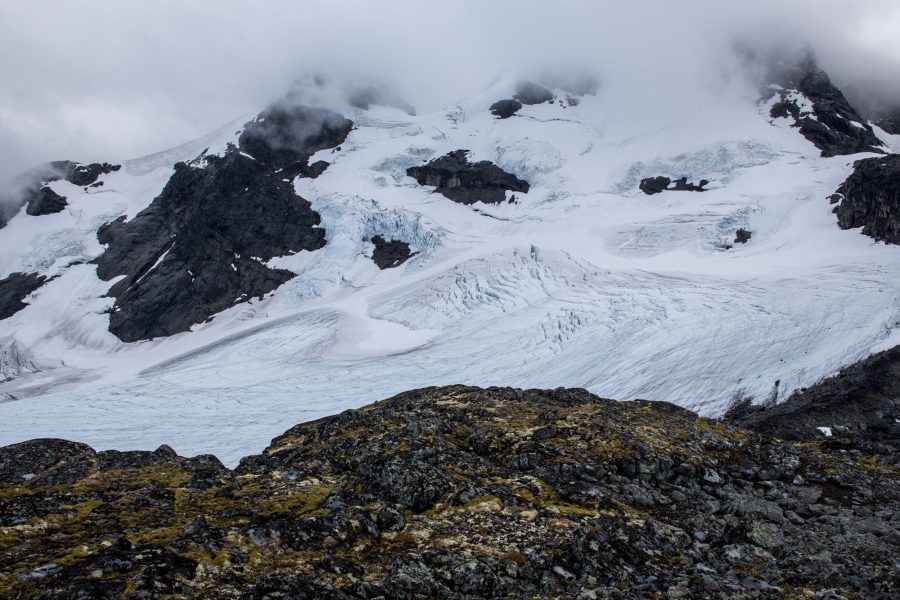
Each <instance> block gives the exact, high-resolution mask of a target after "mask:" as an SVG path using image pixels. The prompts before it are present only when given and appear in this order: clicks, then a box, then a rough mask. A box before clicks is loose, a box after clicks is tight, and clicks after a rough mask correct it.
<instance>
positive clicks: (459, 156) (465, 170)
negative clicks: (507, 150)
mask: <svg viewBox="0 0 900 600" xmlns="http://www.w3.org/2000/svg"><path fill="white" fill-rule="evenodd" d="M467 157H468V150H455V151H453V152H451V153H449V154H447V155H445V156H442V157H440V158H437V159H435V160H432V161H431V162H429V163H427V164H425V165H422V166H420V167H410V168H409V169H407V170H406V174H407V175H409V176H410V177H412V178H413V179H415V180H416V181H418V182H419V184H420V185H430V186H434V187H435V188H437V189H436V190H435V191H436V192H438V193H440V194H442V195H444V196H445V197H447V198H449V199H450V200H453V201H454V202H459V203H460V204H475V203H476V202H484V203H485V204H499V203H501V202H503V201H505V200H506V192H507V191H513V192H523V193H527V192H528V189H529V185H528V182H527V181H524V180H522V179H519V178H518V177H516V176H515V175H512V174H511V173H507V172H506V171H504V170H503V169H501V168H500V167H498V166H497V165H495V164H494V163H492V162H490V161H487V160H482V161H478V162H476V163H470V162H469V160H468V158H467Z"/></svg>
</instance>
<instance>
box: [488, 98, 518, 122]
mask: <svg viewBox="0 0 900 600" xmlns="http://www.w3.org/2000/svg"><path fill="white" fill-rule="evenodd" d="M521 108H522V103H521V102H519V101H518V100H498V101H497V102H494V103H493V104H491V114H492V115H494V116H495V117H499V118H501V119H508V118H510V117H511V116H513V115H514V114H516V113H517V112H519V110H520V109H521Z"/></svg>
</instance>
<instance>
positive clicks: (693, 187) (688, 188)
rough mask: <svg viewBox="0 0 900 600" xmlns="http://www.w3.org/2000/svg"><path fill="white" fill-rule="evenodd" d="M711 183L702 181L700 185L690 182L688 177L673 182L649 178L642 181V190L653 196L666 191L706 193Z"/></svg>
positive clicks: (666, 179) (663, 178) (665, 179)
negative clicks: (707, 186)
mask: <svg viewBox="0 0 900 600" xmlns="http://www.w3.org/2000/svg"><path fill="white" fill-rule="evenodd" d="M708 183H709V181H708V180H706V179H701V180H700V182H699V183H697V184H695V183H693V182H688V180H687V177H682V178H681V179H676V180H674V181H673V180H672V179H669V178H668V177H647V178H646V179H641V183H640V186H639V187H640V190H641V191H642V192H644V193H645V194H647V195H648V196H652V195H653V194H659V193H661V192H666V191H674V192H705V191H706V190H705V189H703V188H704V187H705V186H706V185H707V184H708Z"/></svg>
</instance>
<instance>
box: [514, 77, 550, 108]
mask: <svg viewBox="0 0 900 600" xmlns="http://www.w3.org/2000/svg"><path fill="white" fill-rule="evenodd" d="M513 98H514V99H515V100H518V101H519V102H521V103H522V104H543V103H545V102H553V98H554V96H553V92H551V91H550V90H548V89H547V88H545V87H543V86H541V85H538V84H536V83H533V82H531V81H523V82H521V83H519V84H518V85H516V93H515V94H513Z"/></svg>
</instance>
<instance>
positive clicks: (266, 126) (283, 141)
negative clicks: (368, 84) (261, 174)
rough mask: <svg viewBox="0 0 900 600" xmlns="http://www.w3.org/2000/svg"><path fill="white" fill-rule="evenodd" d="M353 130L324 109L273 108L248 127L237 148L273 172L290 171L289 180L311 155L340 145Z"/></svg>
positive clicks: (351, 123)
mask: <svg viewBox="0 0 900 600" xmlns="http://www.w3.org/2000/svg"><path fill="white" fill-rule="evenodd" d="M352 128H353V122H352V121H350V120H349V119H345V118H344V117H343V116H342V115H340V114H338V113H336V112H334V111H332V110H328V109H325V108H310V107H308V106H302V105H300V106H293V107H281V106H274V107H272V108H270V109H268V110H266V111H265V112H263V113H261V114H260V115H259V116H258V117H257V118H256V119H255V120H253V121H251V122H250V123H247V125H246V126H245V127H244V132H243V133H242V134H241V137H240V139H239V145H240V149H241V151H242V152H246V153H247V154H249V155H250V156H252V157H253V158H255V159H257V160H258V161H260V162H262V163H265V164H267V165H269V166H271V167H273V168H275V169H283V168H287V167H290V169H288V171H289V173H288V174H286V175H285V177H289V175H290V174H291V173H292V172H293V171H295V170H296V171H300V170H302V166H303V165H306V163H307V162H308V160H309V157H310V156H312V155H313V154H314V153H316V152H318V151H319V150H324V149H326V148H334V147H335V146H337V145H339V144H341V143H342V142H343V141H344V140H345V139H347V135H348V134H349V133H350V130H351V129H352ZM306 166H307V167H308V165H306ZM295 176H296V175H295Z"/></svg>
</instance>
